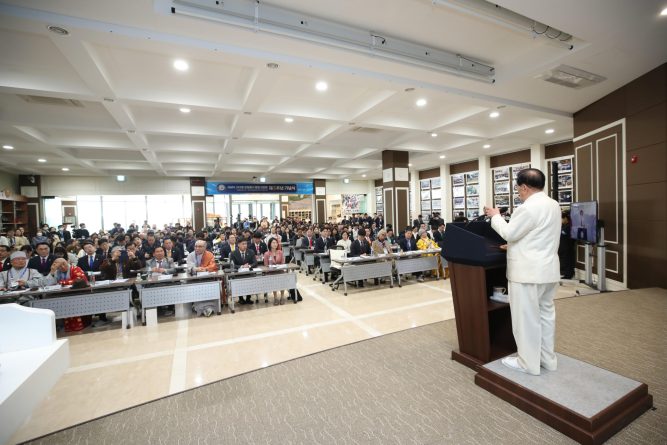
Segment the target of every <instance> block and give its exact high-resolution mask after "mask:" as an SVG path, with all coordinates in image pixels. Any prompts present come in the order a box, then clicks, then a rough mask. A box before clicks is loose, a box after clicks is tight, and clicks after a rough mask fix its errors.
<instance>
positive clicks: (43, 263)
mask: <svg viewBox="0 0 667 445" xmlns="http://www.w3.org/2000/svg"><path fill="white" fill-rule="evenodd" d="M45 264H46V258H44V257H42V266H43V265H45Z"/></svg>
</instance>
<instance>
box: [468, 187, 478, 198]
mask: <svg viewBox="0 0 667 445" xmlns="http://www.w3.org/2000/svg"><path fill="white" fill-rule="evenodd" d="M466 195H468V196H477V195H479V192H478V191H477V186H476V185H466Z"/></svg>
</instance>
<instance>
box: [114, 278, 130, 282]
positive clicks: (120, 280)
mask: <svg viewBox="0 0 667 445" xmlns="http://www.w3.org/2000/svg"><path fill="white" fill-rule="evenodd" d="M126 281H127V278H116V279H115V280H113V281H112V283H124V282H126Z"/></svg>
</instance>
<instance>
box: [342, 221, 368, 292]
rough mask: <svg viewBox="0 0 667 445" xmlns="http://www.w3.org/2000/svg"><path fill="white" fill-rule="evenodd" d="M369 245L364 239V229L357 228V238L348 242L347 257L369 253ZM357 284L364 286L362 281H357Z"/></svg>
mask: <svg viewBox="0 0 667 445" xmlns="http://www.w3.org/2000/svg"><path fill="white" fill-rule="evenodd" d="M370 254H371V245H370V243H369V242H368V240H367V239H366V229H359V231H358V232H357V239H356V240H354V241H352V244H350V253H349V254H348V255H347V256H348V257H358V256H361V255H370ZM357 286H360V287H364V282H363V281H361V280H360V281H357Z"/></svg>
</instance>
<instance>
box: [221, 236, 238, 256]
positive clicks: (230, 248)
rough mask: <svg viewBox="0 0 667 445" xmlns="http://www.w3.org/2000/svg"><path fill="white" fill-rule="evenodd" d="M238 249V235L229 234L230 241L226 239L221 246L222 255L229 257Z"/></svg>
mask: <svg viewBox="0 0 667 445" xmlns="http://www.w3.org/2000/svg"><path fill="white" fill-rule="evenodd" d="M236 250H238V244H237V242H236V235H233V234H232V235H229V238H228V241H225V242H224V243H223V244H222V246H221V247H220V257H221V258H229V257H230V255H231V254H232V252H234V251H236Z"/></svg>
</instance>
